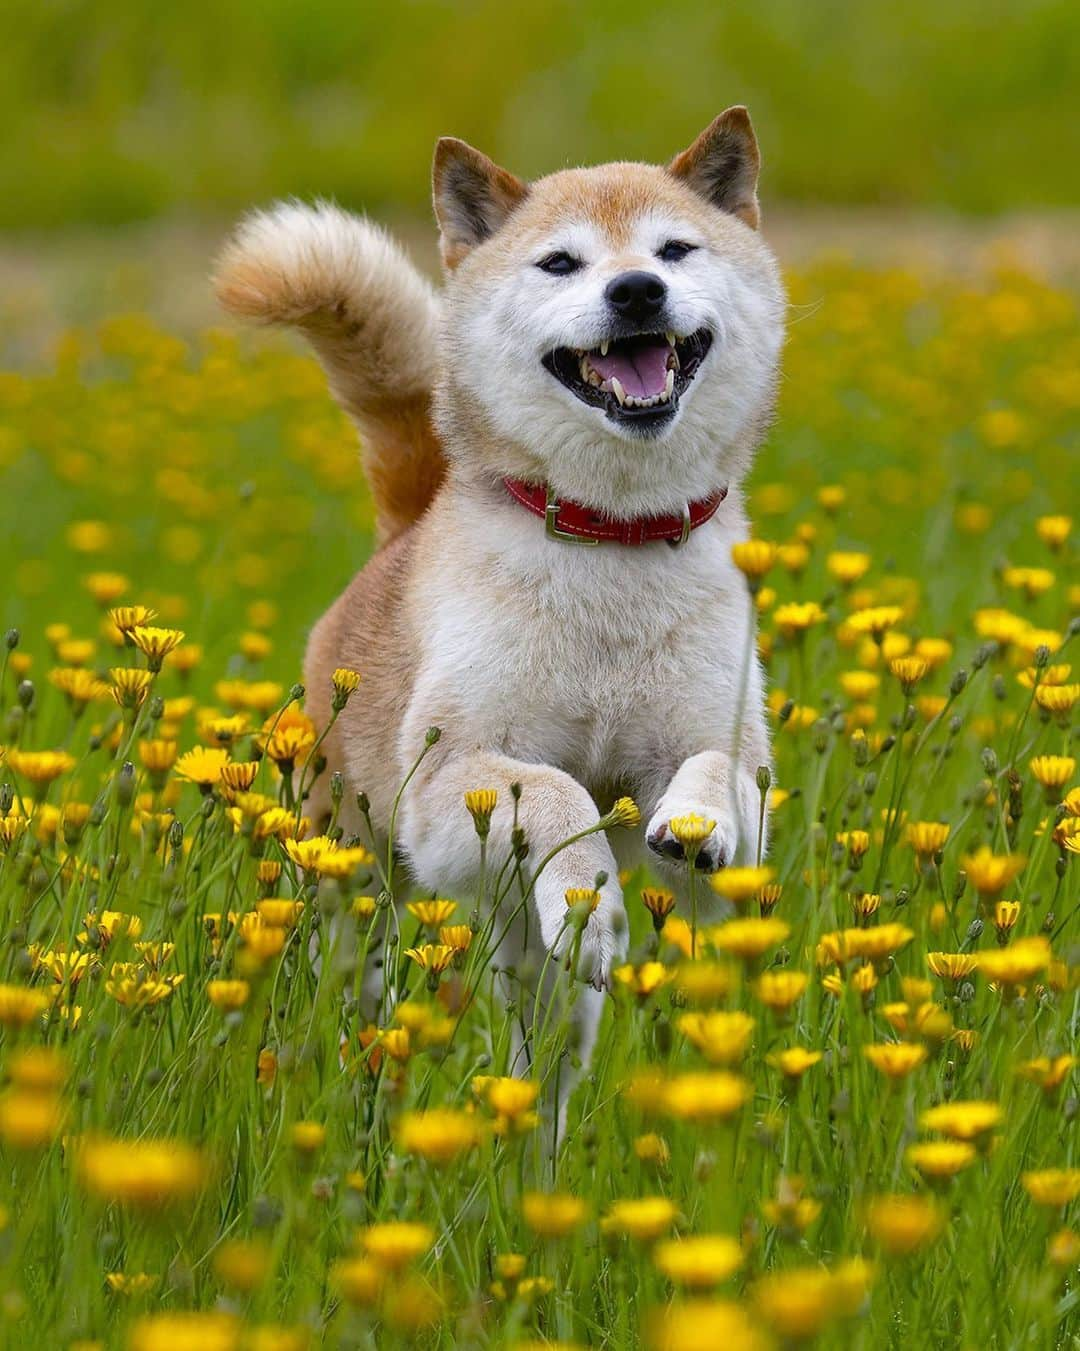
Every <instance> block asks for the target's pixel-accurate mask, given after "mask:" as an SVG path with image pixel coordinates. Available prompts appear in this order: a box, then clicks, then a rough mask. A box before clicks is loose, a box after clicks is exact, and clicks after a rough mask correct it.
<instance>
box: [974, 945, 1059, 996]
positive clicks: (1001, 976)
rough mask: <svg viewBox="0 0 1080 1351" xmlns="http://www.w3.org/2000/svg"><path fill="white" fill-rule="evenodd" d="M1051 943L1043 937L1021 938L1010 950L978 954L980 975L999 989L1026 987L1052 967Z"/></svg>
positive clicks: (1009, 947) (1003, 949)
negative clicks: (1042, 972) (1048, 967)
mask: <svg viewBox="0 0 1080 1351" xmlns="http://www.w3.org/2000/svg"><path fill="white" fill-rule="evenodd" d="M1050 957H1051V952H1050V942H1049V940H1048V939H1047V938H1045V937H1044V936H1043V935H1042V934H1035V935H1033V936H1032V937H1030V938H1020V939H1017V940H1016V942H1014V943H1011V944H1010V945H1009V946H1008V947H1007V948H999V949H998V950H997V951H996V952H991V951H987V952H980V953H978V954H977V963H978V969H979V971H980V972H981V973H982V974H983V975H984V976H985V977H986V979H987V980H991V981H994V983H995V984H998V985H1006V986H1008V985H1024V984H1026V983H1027V982H1028V981H1030V980H1031V979H1032V978H1033V977H1034V976H1037V975H1038V974H1039V972H1040V971H1045V970H1046V968H1047V966H1049V964H1050Z"/></svg>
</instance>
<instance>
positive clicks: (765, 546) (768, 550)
mask: <svg viewBox="0 0 1080 1351" xmlns="http://www.w3.org/2000/svg"><path fill="white" fill-rule="evenodd" d="M731 561H732V562H733V563H734V564H735V566H736V567H737V568H738V569H739V571H740V572H741V573H742V574H743V576H744V577H746V578H747V579H748V580H749V581H751V582H760V581H761V579H762V577H764V576H765V574H766V573H767V572H769V571H770V570H771V568H772V566H773V564H774V563H775V562H776V545H775V544H773V543H772V542H771V541H770V540H764V539H747V540H741V541H740V542H739V543H738V544H733V545H732V546H731Z"/></svg>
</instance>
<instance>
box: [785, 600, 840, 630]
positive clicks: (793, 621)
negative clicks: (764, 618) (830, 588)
mask: <svg viewBox="0 0 1080 1351" xmlns="http://www.w3.org/2000/svg"><path fill="white" fill-rule="evenodd" d="M827 618H828V615H826V613H825V611H824V610H823V609H822V608H821V606H820V605H819V604H818V603H817V601H813V600H807V601H788V602H787V604H785V605H778V606H777V607H776V609H775V610H774V611H773V622H774V623H775V624H776V627H777V628H778V629H779V630H780V632H781V633H782V634H783V635H784V637H785V638H795V637H798V636H800V635H802V634H804V633H805V632H806V631H807V629H810V628H813V626H814V625H815V624H823V623H824V622H825V620H826V619H827Z"/></svg>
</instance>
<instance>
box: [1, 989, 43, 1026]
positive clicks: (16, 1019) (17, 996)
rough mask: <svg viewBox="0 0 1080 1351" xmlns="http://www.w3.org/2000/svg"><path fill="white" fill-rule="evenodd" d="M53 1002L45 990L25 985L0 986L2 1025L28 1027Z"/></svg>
mask: <svg viewBox="0 0 1080 1351" xmlns="http://www.w3.org/2000/svg"><path fill="white" fill-rule="evenodd" d="M51 1002H52V1001H51V999H50V998H49V996H48V995H47V994H46V993H45V991H44V990H39V989H32V988H30V987H28V986H25V985H0V1024H3V1026H4V1027H9V1028H20V1027H27V1026H29V1024H30V1023H32V1022H33V1021H34V1019H35V1018H38V1017H40V1016H41V1014H42V1013H44V1011H45V1010H46V1009H47V1008H48V1007H49V1005H50V1003H51Z"/></svg>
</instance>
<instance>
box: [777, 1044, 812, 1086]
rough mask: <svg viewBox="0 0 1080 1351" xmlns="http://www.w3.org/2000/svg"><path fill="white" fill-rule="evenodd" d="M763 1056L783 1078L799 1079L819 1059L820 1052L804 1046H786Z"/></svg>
mask: <svg viewBox="0 0 1080 1351" xmlns="http://www.w3.org/2000/svg"><path fill="white" fill-rule="evenodd" d="M765 1058H766V1060H767V1061H768V1062H769V1064H770V1065H772V1066H773V1068H774V1069H778V1070H779V1071H780V1073H781V1074H782V1075H783V1076H784V1078H785V1079H801V1078H802V1076H803V1075H804V1074H805V1073H806V1071H807V1070H808V1069H811V1068H813V1066H814V1065H816V1064H817V1063H818V1061H819V1060H820V1059H821V1052H820V1051H811V1050H808V1049H807V1048H806V1047H804V1046H788V1047H785V1048H784V1049H783V1050H782V1051H771V1052H770V1053H769V1054H768V1055H767V1056H766V1057H765Z"/></svg>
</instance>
